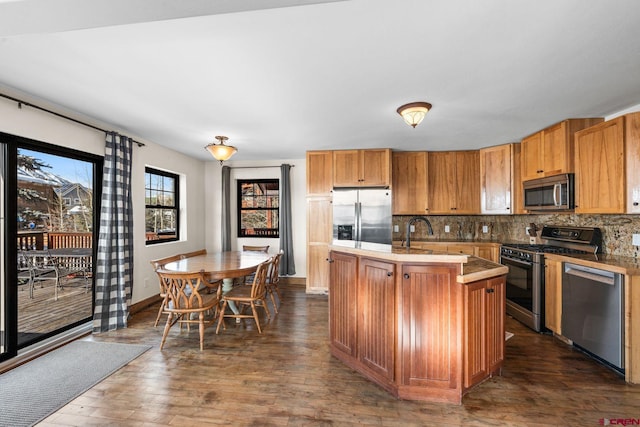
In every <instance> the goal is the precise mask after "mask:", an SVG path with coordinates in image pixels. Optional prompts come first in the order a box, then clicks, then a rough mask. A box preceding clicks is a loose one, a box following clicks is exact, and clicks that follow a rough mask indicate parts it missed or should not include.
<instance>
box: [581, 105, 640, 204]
mask: <svg viewBox="0 0 640 427" xmlns="http://www.w3.org/2000/svg"><path fill="white" fill-rule="evenodd" d="M625 130H626V129H625V117H624V116H622V117H618V118H616V119H613V120H609V121H607V122H604V123H600V124H598V125H596V126H592V127H590V128H588V129H585V130H583V131H580V132H578V133H577V134H576V147H575V148H576V152H575V158H576V166H577V169H576V184H575V185H576V212H577V213H625V212H626V209H627V206H626V197H625V177H626V176H627V173H626V172H627V171H626V170H625ZM637 174H638V171H637V170H634V171H633V172H632V173H631V174H629V176H633V175H637ZM636 180H637V178H636ZM633 185H634V184H633V183H631V185H630V186H631V187H632V186H633Z"/></svg>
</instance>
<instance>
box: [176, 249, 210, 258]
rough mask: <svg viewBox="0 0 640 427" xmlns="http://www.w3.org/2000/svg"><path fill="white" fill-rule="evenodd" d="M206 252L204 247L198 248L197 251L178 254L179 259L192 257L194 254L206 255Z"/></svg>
mask: <svg viewBox="0 0 640 427" xmlns="http://www.w3.org/2000/svg"><path fill="white" fill-rule="evenodd" d="M206 254H207V250H206V249H199V250H197V251H193V252H187V253H184V254H180V259H185V258H191V257H194V256H198V255H206Z"/></svg>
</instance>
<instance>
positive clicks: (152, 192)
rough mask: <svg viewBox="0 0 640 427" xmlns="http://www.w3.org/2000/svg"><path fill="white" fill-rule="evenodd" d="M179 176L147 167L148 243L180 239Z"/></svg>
mask: <svg viewBox="0 0 640 427" xmlns="http://www.w3.org/2000/svg"><path fill="white" fill-rule="evenodd" d="M178 189H179V177H178V175H176V174H173V173H171V172H166V171H161V170H158V169H153V168H149V167H147V168H145V232H146V243H147V244H154V243H162V242H171V241H175V240H178V239H179V238H180V235H179V227H178V224H179V223H180V222H179V217H178V214H179V212H180V206H179V200H180V197H179V194H178Z"/></svg>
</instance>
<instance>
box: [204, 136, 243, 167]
mask: <svg viewBox="0 0 640 427" xmlns="http://www.w3.org/2000/svg"><path fill="white" fill-rule="evenodd" d="M215 138H216V139H217V140H218V142H219V144H216V143H215V142H212V143H211V144H209V145H207V146H206V147H204V148H206V149H207V151H209V153H211V155H212V156H213V157H214V158H215V159H216V160H220V164H222V162H224V161H225V160H229V159H230V158H231V156H233V155H234V154H236V153H237V152H238V149H237V148H236V147H234V146H233V145H224V142H225V141H228V140H229V138H227V137H226V136H216V137H215Z"/></svg>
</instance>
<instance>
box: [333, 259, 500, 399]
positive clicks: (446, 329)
mask: <svg viewBox="0 0 640 427" xmlns="http://www.w3.org/2000/svg"><path fill="white" fill-rule="evenodd" d="M330 266H331V267H330V269H331V274H330V279H331V280H330V283H329V325H330V327H329V330H330V347H331V354H332V355H333V356H335V357H337V358H338V359H340V360H341V361H342V362H343V363H345V364H346V365H348V366H349V367H351V368H353V369H355V370H356V371H358V372H359V373H361V374H363V375H364V376H365V377H367V378H368V379H370V380H371V381H373V382H375V383H376V384H378V385H379V386H381V387H382V388H384V389H385V390H387V391H388V392H390V393H391V394H393V395H394V396H396V397H399V398H401V399H408V400H428V401H435V402H450V403H457V404H459V403H461V401H462V396H463V394H464V392H466V391H467V390H468V389H469V388H470V387H472V386H474V385H476V384H478V383H479V382H481V381H483V380H484V379H486V378H489V377H490V376H491V375H493V374H496V373H499V372H500V369H501V367H502V361H503V359H504V316H505V309H504V308H505V306H504V299H505V291H504V288H505V277H504V276H499V277H495V278H492V279H487V280H482V281H479V282H474V283H472V284H463V283H458V282H457V281H456V278H457V276H458V274H460V271H459V269H460V265H459V264H447V263H437V264H432V263H416V264H413V263H404V262H402V263H400V262H391V261H388V260H383V259H376V258H370V257H365V256H359V255H354V254H348V253H342V252H337V251H332V252H331V254H330Z"/></svg>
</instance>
